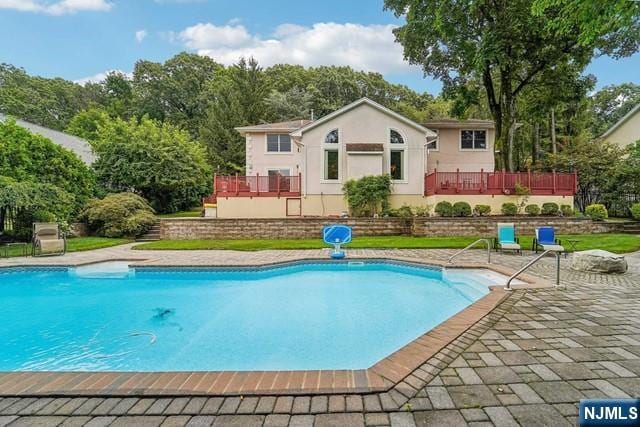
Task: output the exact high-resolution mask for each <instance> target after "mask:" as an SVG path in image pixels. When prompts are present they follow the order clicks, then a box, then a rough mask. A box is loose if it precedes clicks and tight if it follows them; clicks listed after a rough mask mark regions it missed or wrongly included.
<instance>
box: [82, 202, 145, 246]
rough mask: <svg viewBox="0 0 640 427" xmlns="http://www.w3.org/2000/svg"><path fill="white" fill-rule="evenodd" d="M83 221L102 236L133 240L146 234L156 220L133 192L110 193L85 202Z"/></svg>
mask: <svg viewBox="0 0 640 427" xmlns="http://www.w3.org/2000/svg"><path fill="white" fill-rule="evenodd" d="M82 216H83V218H84V219H85V220H86V221H87V223H88V224H89V228H90V229H91V230H92V231H94V232H95V233H96V234H97V235H99V236H104V237H123V236H127V237H135V236H139V235H141V234H144V233H146V232H147V231H148V230H149V229H150V228H151V226H152V225H153V223H154V222H155V221H156V217H155V215H154V212H153V209H152V208H151V206H149V203H148V202H147V201H146V200H145V199H143V198H142V197H140V196H138V195H136V194H133V193H116V194H110V195H108V196H107V197H105V198H104V199H95V200H92V201H90V202H89V203H88V205H87V208H86V209H85V210H84V212H83V215H82Z"/></svg>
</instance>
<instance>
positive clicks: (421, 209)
mask: <svg viewBox="0 0 640 427" xmlns="http://www.w3.org/2000/svg"><path fill="white" fill-rule="evenodd" d="M415 211H416V216H419V217H428V216H429V214H430V213H431V205H424V206H416V208H415Z"/></svg>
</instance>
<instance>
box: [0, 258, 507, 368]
mask: <svg viewBox="0 0 640 427" xmlns="http://www.w3.org/2000/svg"><path fill="white" fill-rule="evenodd" d="M122 267H123V266H122V265H119V264H117V263H116V264H112V265H111V266H110V268H107V267H105V266H95V267H86V268H38V269H35V268H33V269H32V268H20V269H4V270H0V300H1V301H2V310H0V324H1V325H2V328H1V329H0V342H1V343H2V346H0V371H16V370H24V371H142V372H147V371H211V370H234V371H246V370H312V369H313V370H316V369H323V370H324V369H363V368H368V367H370V366H371V365H373V364H375V363H376V362H378V361H379V360H380V359H382V358H384V357H386V356H388V355H389V354H391V353H393V352H394V351H396V350H398V349H399V348H401V347H402V346H404V345H406V344H407V343H409V342H411V341H412V340H414V339H415V338H417V337H418V336H420V335H422V334H424V333H425V332H427V331H428V330H430V329H432V328H433V327H434V326H436V325H438V324H439V323H441V322H442V321H444V320H445V319H447V318H449V317H451V316H452V315H454V314H456V313H457V312H459V311H461V310H462V309H464V308H465V307H467V306H469V305H470V304H472V303H473V302H474V301H476V300H478V299H480V298H481V297H483V296H484V295H486V294H488V293H489V288H488V285H491V284H496V277H495V276H492V275H491V274H487V273H483V272H482V270H450V271H445V270H442V269H440V268H429V267H421V266H415V265H410V264H404V263H397V262H387V261H370V262H300V263H293V264H289V265H283V266H274V267H264V268H253V269H235V270H231V269H219V268H198V269H186V268H132V269H128V268H126V265H125V266H124V268H122Z"/></svg>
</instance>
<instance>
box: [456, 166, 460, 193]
mask: <svg viewBox="0 0 640 427" xmlns="http://www.w3.org/2000/svg"><path fill="white" fill-rule="evenodd" d="M459 192H460V168H457V169H456V193H459Z"/></svg>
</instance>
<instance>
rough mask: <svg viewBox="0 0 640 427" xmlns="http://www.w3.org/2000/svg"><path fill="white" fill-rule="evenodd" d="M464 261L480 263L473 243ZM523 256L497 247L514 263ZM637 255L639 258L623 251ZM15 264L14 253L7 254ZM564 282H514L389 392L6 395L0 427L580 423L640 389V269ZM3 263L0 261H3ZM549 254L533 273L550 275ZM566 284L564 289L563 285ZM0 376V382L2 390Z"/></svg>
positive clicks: (283, 255)
mask: <svg viewBox="0 0 640 427" xmlns="http://www.w3.org/2000/svg"><path fill="white" fill-rule="evenodd" d="M451 252H452V251H446V250H431V251H429V250H396V251H386V250H385V251H374V250H358V251H351V252H350V255H351V256H353V257H374V258H384V257H394V258H403V259H414V260H422V261H428V260H440V261H442V260H444V259H446V257H447V256H448V254H450V253H451ZM320 255H324V253H323V252H322V251H263V252H256V253H237V252H224V251H194V252H185V253H176V252H162V253H155V252H154V253H148V252H139V251H135V252H132V251H129V249H128V247H126V246H125V247H120V248H111V249H105V250H101V251H94V252H92V253H78V254H69V255H68V256H67V257H65V258H55V259H54V258H50V259H46V260H43V259H38V260H37V262H39V263H42V264H52V263H62V264H68V263H82V262H91V261H95V260H96V259H100V258H101V257H102V258H104V257H109V258H111V259H139V260H143V259H144V260H147V261H144V263H145V264H174V265H196V264H198V265H200V264H216V265H227V264H257V263H268V262H273V261H282V260H285V259H296V258H300V257H302V258H304V257H314V256H320ZM467 257H468V258H470V259H472V260H474V261H476V262H482V254H481V252H480V251H478V252H473V253H470V254H469V255H468V256H467ZM528 259H530V258H529V257H520V256H515V255H497V256H495V257H494V263H495V264H498V265H504V266H508V267H509V268H511V269H514V268H517V267H519V266H521V265H523V264H524V263H525V262H526V261H527V260H528ZM629 259H630V260H631V262H632V263H635V262H637V260H638V257H637V255H634V256H632V257H630V258H629ZM11 262H15V260H12V261H11ZM562 264H563V269H562V285H563V287H562V288H560V289H553V288H545V289H521V290H516V291H515V292H513V293H512V295H511V296H509V297H508V298H507V299H505V300H504V301H503V302H502V303H501V304H500V305H499V306H498V307H497V308H496V309H495V310H494V311H493V312H491V313H490V314H489V315H487V316H486V317H484V318H483V319H482V320H480V321H479V322H477V323H476V324H475V325H474V326H472V327H471V328H469V329H467V330H466V332H464V333H463V334H461V335H460V336H458V338H456V339H455V340H454V341H453V342H451V343H450V344H449V345H448V346H446V347H445V348H443V349H442V350H441V351H439V352H438V353H437V354H436V355H435V356H433V357H432V358H430V359H429V360H428V362H427V363H425V364H424V365H422V366H421V367H419V368H418V369H416V370H415V371H413V372H412V373H411V374H409V375H408V376H406V377H405V378H404V380H403V381H402V382H400V383H399V384H398V385H396V386H395V387H394V388H392V389H391V390H389V391H387V392H384V393H369V394H364V395H362V394H350V395H344V394H332V395H313V396H311V395H283V396H267V395H262V396H259V395H258V396H213V397H190V396H180V397H166V396H162V397H154V396H142V397H118V398H112V397H57V396H50V397H38V398H36V397H22V398H20V397H11V396H9V397H3V398H1V399H0V426H4V425H11V426H20V425H45V426H48V425H51V426H54V425H85V424H86V425H92V426H107V425H113V426H129V425H167V426H173V425H176V426H181V425H193V426H209V425H214V426H225V425H233V426H287V425H289V426H362V425H368V426H369V425H371V426H374V425H379V426H383V425H393V426H396V425H397V426H414V425H418V426H425V425H434V426H440V425H447V426H448V425H452V426H453V425H455V426H464V425H473V426H481V425H496V426H516V425H526V426H533V425H575V422H576V416H577V406H576V403H577V402H578V401H579V400H580V399H581V398H594V397H629V396H631V397H639V396H640V272H639V271H638V269H637V266H636V265H635V264H633V265H632V269H631V271H630V272H629V273H627V274H624V275H599V274H585V273H578V272H573V271H571V270H569V269H568V268H567V261H566V260H562ZM3 265H8V261H2V262H0V266H3ZM553 268H554V262H553V260H552V259H548V260H544V261H543V262H542V263H541V264H539V265H537V266H535V267H534V268H533V270H532V275H534V276H538V277H543V278H546V279H548V280H550V279H552V278H553V275H554V270H553ZM564 286H566V289H565V288H564ZM1 388H2V384H0V389H1Z"/></svg>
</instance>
